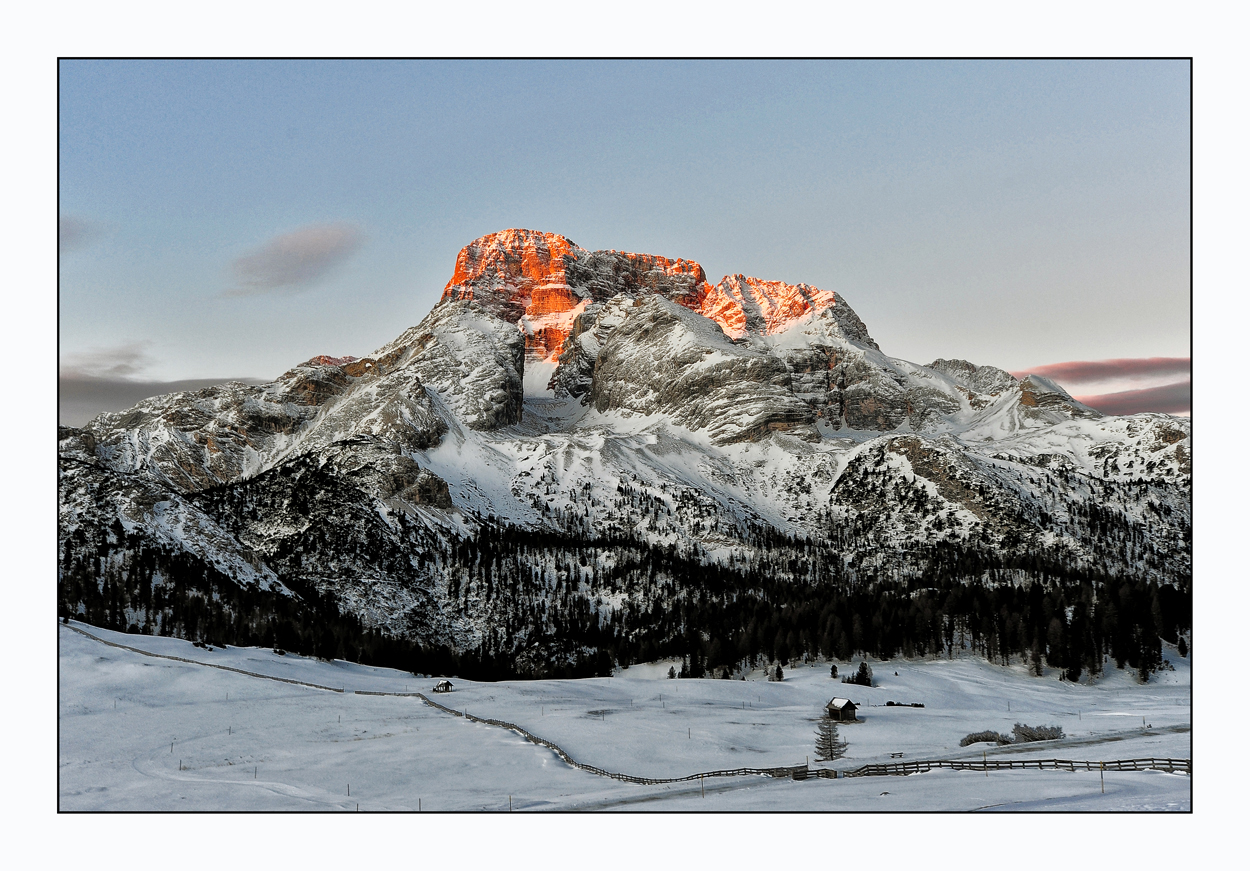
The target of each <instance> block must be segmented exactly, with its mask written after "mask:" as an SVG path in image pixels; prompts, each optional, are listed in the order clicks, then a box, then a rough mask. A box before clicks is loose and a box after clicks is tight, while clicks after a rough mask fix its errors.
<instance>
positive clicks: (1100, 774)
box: [1098, 762, 1107, 795]
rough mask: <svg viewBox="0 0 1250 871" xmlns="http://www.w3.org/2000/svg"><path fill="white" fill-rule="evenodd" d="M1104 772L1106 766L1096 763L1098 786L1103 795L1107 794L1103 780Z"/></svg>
mask: <svg viewBox="0 0 1250 871" xmlns="http://www.w3.org/2000/svg"><path fill="white" fill-rule="evenodd" d="M1106 770H1107V766H1106V765H1104V764H1103V763H1101V762H1099V763H1098V786H1099V787H1100V788H1101V789H1102V794H1103V795H1106V794H1107V783H1106V781H1105V780H1103V772H1104V771H1106Z"/></svg>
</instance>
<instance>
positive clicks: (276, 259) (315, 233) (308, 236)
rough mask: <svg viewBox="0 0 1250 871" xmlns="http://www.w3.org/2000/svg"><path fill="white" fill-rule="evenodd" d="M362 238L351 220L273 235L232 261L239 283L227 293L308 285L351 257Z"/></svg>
mask: <svg viewBox="0 0 1250 871" xmlns="http://www.w3.org/2000/svg"><path fill="white" fill-rule="evenodd" d="M362 238H363V237H362V235H361V233H360V231H359V230H358V229H356V228H355V227H353V226H351V225H350V224H309V225H307V226H304V227H300V228H299V229H297V230H293V231H292V232H290V233H284V234H282V235H281V236H274V237H273V238H272V239H270V240H269V241H268V242H266V243H265V244H264V245H262V246H261V247H260V248H257V249H256V250H255V251H252V252H251V253H249V254H246V255H244V256H242V257H239V258H237V259H236V260H235V261H234V263H233V264H231V268H232V270H233V272H234V276H235V279H236V280H237V281H238V286H237V287H234V288H231V289H230V290H227V291H226V296H256V295H259V294H264V293H271V292H274V291H279V290H283V289H287V290H299V289H301V288H303V287H307V286H308V285H310V284H312V283H313V282H315V281H317V280H318V279H320V278H321V277H323V276H324V275H326V274H327V273H329V272H330V271H331V270H332V269H333V268H334V267H336V266H338V265H339V264H340V263H342V262H343V261H345V260H347V259H348V258H349V257H351V255H352V254H354V253H355V252H356V249H357V248H359V247H360V244H361V241H362Z"/></svg>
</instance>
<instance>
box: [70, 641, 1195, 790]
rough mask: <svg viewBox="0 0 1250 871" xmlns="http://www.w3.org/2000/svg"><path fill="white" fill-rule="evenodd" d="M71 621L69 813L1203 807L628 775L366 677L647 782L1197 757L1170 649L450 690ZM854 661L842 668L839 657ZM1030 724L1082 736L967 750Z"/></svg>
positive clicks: (1111, 774)
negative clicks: (776, 772) (824, 757)
mask: <svg viewBox="0 0 1250 871" xmlns="http://www.w3.org/2000/svg"><path fill="white" fill-rule="evenodd" d="M71 626H74V627H77V628H80V629H81V630H83V631H85V632H88V633H90V634H91V635H92V636H95V638H91V637H87V636H85V635H83V634H81V633H80V632H77V631H74V629H72V628H71ZM58 633H59V681H60V691H59V706H58V714H59V763H58V781H59V784H58V786H59V790H58V803H59V808H60V810H62V811H108V810H150V811H162V810H188V811H215V810H250V811H273V810H276V811H294V810H308V811H353V812H354V811H356V810H357V809H359V810H360V811H362V812H363V811H422V812H425V811H433V812H439V811H504V812H507V811H508V810H512V811H515V812H519V811H528V812H533V811H544V810H556V811H575V810H627V811H969V810H993V811H1001V810H1007V811H1012V810H1048V811H1050V810H1058V811H1074V810H1080V811H1161V810H1179V811H1185V810H1189V809H1190V808H1191V803H1192V802H1191V795H1192V793H1191V779H1190V777H1189V776H1188V775H1185V774H1182V773H1167V772H1164V771H1108V772H1106V773H1105V774H1104V775H1101V776H1100V773H1099V772H1098V771H1097V770H1095V771H1053V770H1045V771H1037V770H1032V771H1021V770H1015V771H990V772H970V771H950V770H934V771H929V772H925V773H921V774H913V775H909V776H906V777H903V776H877V777H852V778H838V779H830V778H816V777H811V778H808V779H806V780H792V779H788V778H772V777H766V776H739V777H720V778H707V779H705V780H704V781H703V782H700V781H699V780H697V779H696V780H693V781H687V782H684V783H673V784H653V785H643V784H632V783H628V782H624V781H620V780H616V779H612V778H608V777H603V776H600V775H596V774H592V773H589V772H585V771H581V770H578V769H576V768H573V767H571V766H569V765H567V764H566V763H565V762H564V761H562V760H561V759H560V757H559V756H558V755H557V754H556V753H554V752H553V751H551V750H550V749H548V748H546V747H542V746H537V745H535V744H533V743H531V742H529V741H527V740H526V739H525V738H523V737H522V736H521V735H519V734H518V733H516V732H514V731H510V730H508V729H504V728H500V727H497V726H491V725H486V724H482V723H476V722H473V721H472V720H466V719H464V718H463V717H457V716H453V715H451V714H448V713H447V712H445V711H441V710H438V709H437V708H434V707H431V706H429V705H427V704H425V703H424V702H423V701H422V700H421V699H420V698H418V697H416V696H415V695H407V696H387V695H362V694H359V693H362V692H363V693H379V692H380V693H417V692H420V693H423V694H426V695H427V696H428V697H429V698H431V699H432V700H436V701H438V702H439V703H440V704H443V705H446V706H447V707H449V708H454V709H456V710H459V711H465V712H467V713H468V714H469V715H470V716H472V717H481V718H492V719H497V720H502V721H507V722H510V723H515V724H517V725H519V726H521V727H523V728H524V729H526V730H527V731H529V732H531V733H532V734H534V735H536V736H539V737H541V738H544V739H547V740H549V741H552V742H554V743H556V744H558V745H559V746H560V747H561V748H563V750H564V751H565V752H566V753H568V754H569V755H570V756H571V757H572V758H573V759H575V760H577V761H578V762H580V763H584V764H587V765H592V766H596V767H598V768H602V769H605V770H607V771H610V772H615V773H624V774H629V775H635V776H640V777H651V778H676V777H685V776H687V775H690V774H697V773H699V772H704V771H712V770H718V769H733V768H770V767H780V766H796V765H797V766H803V765H804V764H805V763H806V764H808V765H809V766H810V767H811V768H812V769H817V768H825V769H836V770H838V771H840V772H846V771H851V770H853V769H856V768H858V767H860V766H862V765H864V764H867V763H890V762H900V761H907V762H910V761H919V760H936V759H951V760H977V761H980V760H982V759H989V760H1007V759H1016V760H1019V759H1051V758H1058V759H1068V760H1090V761H1094V762H1098V761H1110V760H1120V759H1135V758H1144V757H1156V758H1159V757H1167V758H1174V759H1189V758H1190V757H1191V755H1192V752H1191V746H1192V744H1191V732H1190V727H1191V709H1190V670H1189V661H1188V659H1186V658H1182V657H1179V656H1178V655H1177V654H1176V651H1175V650H1174V649H1168V648H1165V653H1164V655H1165V659H1166V660H1167V661H1168V663H1169V664H1170V666H1171V667H1170V668H1165V670H1163V671H1161V672H1159V673H1158V674H1155V675H1153V676H1152V677H1151V679H1150V681H1149V683H1147V684H1144V685H1143V684H1139V683H1138V682H1137V681H1136V678H1135V676H1134V674H1133V673H1132V672H1131V671H1119V670H1117V669H1115V667H1114V664H1108V667H1107V670H1106V671H1105V672H1104V674H1103V675H1102V676H1101V677H1100V678H1098V679H1097V680H1096V681H1095V682H1094V683H1093V684H1092V685H1091V684H1088V683H1080V684H1077V683H1070V682H1066V681H1060V680H1058V672H1057V671H1053V670H1050V669H1047V670H1046V674H1045V676H1043V677H1041V678H1038V677H1033V676H1031V675H1029V674H1028V673H1027V670H1026V668H1025V666H1024V665H1021V664H1013V665H1011V666H1008V667H1003V666H1000V665H993V664H990V663H987V662H985V661H984V660H980V659H976V658H970V657H962V658H955V659H951V660H947V659H929V660H913V661H902V660H894V661H890V662H877V661H873V660H869V664H870V665H871V667H872V669H873V671H874V676H875V680H876V683H877V686H873V687H863V686H855V685H849V684H843V683H841V682H840V681H838V680H835V679H832V678H831V677H830V665H829V664H828V663H810V664H799V665H796V666H795V667H794V668H792V669H789V670H786V671H785V679H784V680H782V681H780V682H777V681H770V680H768V679H767V676H766V675H765V673H764V671H763V670H760V671H757V672H755V673H753V674H751V675H749V679H748V680H745V681H741V680H712V679H706V680H702V679H701V680H682V679H678V680H670V679H667V674H668V670H669V667H670V665H671V663H669V662H659V663H652V664H645V665H635V666H633V667H631V668H628V669H625V670H621V671H619V672H618V673H617V674H616V675H615V676H613V677H611V678H596V679H585V680H550V681H506V682H498V683H478V682H473V681H466V680H461V679H459V678H456V677H455V676H451V679H452V681H453V683H454V686H455V688H454V690H453V691H452V692H450V693H445V694H440V695H433V694H432V693H431V690H432V688H433V686H434V684H435V683H436V680H435V679H434V678H430V677H416V676H413V675H411V674H407V673H405V672H400V671H395V670H390V669H382V668H371V667H367V666H361V665H356V664H352V663H347V662H342V661H333V662H323V661H318V660H316V659H311V658H306V657H301V656H296V655H294V654H287V655H284V656H279V655H277V654H275V653H274V652H273V651H271V650H267V649H257V648H229V649H220V648H217V649H212V650H208V649H204V648H199V647H195V646H193V645H191V644H190V643H188V642H185V641H180V640H177V639H171V638H156V637H148V636H139V635H124V634H122V633H116V632H110V631H108V630H103V629H98V628H96V627H92V626H86V625H84V624H70V626H66V625H61V626H59V627H58ZM96 639H103V640H106V641H111V642H113V643H115V644H122V645H126V646H129V647H135V648H139V649H141V650H144V651H147V652H150V653H153V654H159V655H160V656H159V657H157V656H144V655H142V654H140V653H136V652H133V651H130V650H124V649H119V648H118V647H113V646H109V645H107V644H103V643H101V641H100V640H96ZM164 657H180V658H182V659H185V660H191V662H182V661H176V660H174V659H169V658H164ZM857 664H858V660H856V661H855V663H838V666H839V671H840V673H841V674H848V673H850V672H851V671H852V670H853V666H854V665H857ZM210 665H216V666H224V667H226V668H228V669H238V670H240V671H246V672H253V673H255V674H259V675H267V676H271V677H275V678H283V679H286V680H290V681H301V682H305V683H308V684H317V685H320V686H323V687H331V688H335V689H342V690H343V692H341V693H340V692H332V691H329V690H326V689H316V688H313V687H309V686H304V685H300V684H295V683H284V682H280V681H275V680H267V679H264V678H261V677H255V676H252V675H248V674H242V673H239V672H235V671H228V670H223V669H222V668H212V667H206V666H210ZM835 696H837V697H845V698H849V699H851V700H852V701H853V702H855V704H856V705H857V706H858V708H859V711H858V721H857V722H854V723H843V724H839V737H840V739H841V740H842V741H845V742H846V745H847V746H846V752H845V755H844V756H843V757H842V758H840V759H836V760H834V761H831V762H817V761H816V753H815V741H816V732H817V728H818V724H819V721H820V718H821V715H822V713H823V711H824V706H825V704H826V703H827V702H828V701H829V700H830V699H832V698H834V697H835ZM891 701H892V702H895V703H896V704H895V705H893V706H890V705H887V702H891ZM913 703H918V704H923V705H924V707H923V708H920V707H908V706H907V705H910V704H913ZM1016 723H1025V724H1028V725H1031V726H1059V727H1061V728H1062V729H1063V732H1064V737H1063V738H1062V739H1059V740H1053V741H1044V742H1034V743H1026V744H1014V745H998V744H990V743H978V744H971V745H968V746H960V741H961V739H963V738H964V737H965V736H967V735H968V734H970V733H974V732H981V731H986V730H989V731H995V732H1000V733H1004V734H1008V735H1010V734H1011V731H1012V727H1013V725H1014V724H1016Z"/></svg>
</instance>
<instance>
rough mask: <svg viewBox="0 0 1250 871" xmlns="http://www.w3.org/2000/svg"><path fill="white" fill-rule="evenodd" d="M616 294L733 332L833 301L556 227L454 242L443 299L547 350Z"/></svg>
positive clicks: (535, 352)
mask: <svg viewBox="0 0 1250 871" xmlns="http://www.w3.org/2000/svg"><path fill="white" fill-rule="evenodd" d="M618 294H627V295H634V296H645V295H659V296H664V297H666V298H668V299H670V300H672V301H673V302H676V303H679V304H680V305H682V306H685V307H686V308H688V309H690V310H691V311H694V312H698V313H699V314H701V315H703V316H704V317H707V318H710V319H711V320H713V321H715V322H716V323H717V324H719V325H720V327H721V329H723V330H724V331H725V333H726V335H728V336H730V337H731V338H735V339H737V338H741V337H742V336H744V335H746V334H748V333H753V334H764V333H775V332H780V331H782V330H785V329H786V328H788V327H789V326H790V325H791V324H792V323H793V322H794V321H795V320H796V319H797V318H800V317H802V316H804V315H807V314H809V313H811V312H814V311H819V310H821V309H824V308H828V307H829V306H832V305H836V304H837V296H836V295H835V294H834V293H833V292H832V291H827V290H820V289H819V288H816V287H812V286H811V285H808V284H797V285H793V284H786V283H785V282H781V281H763V280H760V279H758V278H749V277H747V276H744V275H733V276H726V277H725V278H724V279H723V280H722V281H721V282H720V283H719V284H718V285H716V287H712V286H711V285H710V284H708V281H707V277H706V275H705V274H704V272H703V267H702V266H700V265H699V264H698V263H696V262H695V261H693V260H683V259H681V258H677V259H669V258H667V257H660V256H658V255H654V254H631V253H627V252H622V251H594V252H591V251H587V250H586V249H585V248H582V247H581V246H579V245H577V244H575V243H574V242H572V241H570V240H569V239H567V238H566V237H564V236H561V235H558V234H556V233H543V232H539V231H537V230H520V229H511V230H503V231H501V232H498V233H491V234H489V235H487V236H483V237H481V238H480V239H477V240H475V241H473V242H471V243H470V244H468V245H466V246H465V247H464V249H463V250H461V252H460V254H459V256H458V257H457V258H456V271H455V273H454V274H453V275H452V277H451V280H450V281H448V282H447V286H446V287H444V288H443V296H442V301H449V300H474V301H475V302H477V303H478V304H480V305H482V306H484V307H485V308H486V309H487V310H488V311H490V312H491V313H492V314H495V315H497V316H498V317H501V318H503V319H504V320H506V321H509V322H512V323H516V324H517V325H518V326H519V327H520V328H521V329H522V331H524V333H525V341H526V357H527V358H529V359H531V360H554V359H555V358H556V357H557V356H559V354H560V350H561V348H562V347H563V346H564V342H565V340H566V339H567V338H568V336H569V333H570V332H571V331H572V329H573V321H574V319H575V318H576V317H577V316H578V315H579V314H581V313H582V312H583V311H585V310H586V307H587V306H588V305H590V304H591V303H595V302H603V301H606V300H608V299H610V298H612V297H614V296H617V295H618Z"/></svg>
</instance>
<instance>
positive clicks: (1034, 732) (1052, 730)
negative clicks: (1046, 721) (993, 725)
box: [1011, 723, 1063, 744]
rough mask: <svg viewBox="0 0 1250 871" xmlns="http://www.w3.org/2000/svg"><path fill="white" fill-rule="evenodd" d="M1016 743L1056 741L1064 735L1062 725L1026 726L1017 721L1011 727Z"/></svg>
mask: <svg viewBox="0 0 1250 871" xmlns="http://www.w3.org/2000/svg"><path fill="white" fill-rule="evenodd" d="M1011 734H1012V736H1013V737H1014V738H1015V743H1017V744H1025V743H1028V742H1029V741H1054V740H1056V739H1058V738H1062V737H1063V727H1062V726H1026V725H1024V723H1016V724H1015V725H1014V726H1012V727H1011Z"/></svg>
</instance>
